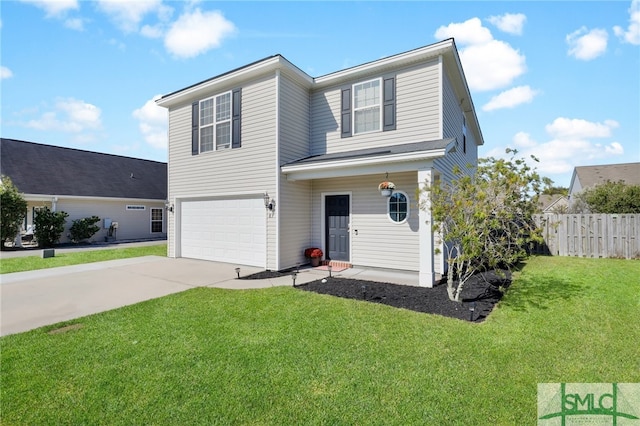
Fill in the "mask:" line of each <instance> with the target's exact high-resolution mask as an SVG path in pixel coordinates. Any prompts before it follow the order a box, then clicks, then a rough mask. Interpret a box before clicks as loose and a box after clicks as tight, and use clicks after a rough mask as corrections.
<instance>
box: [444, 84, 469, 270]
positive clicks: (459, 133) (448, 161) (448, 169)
mask: <svg viewBox="0 0 640 426" xmlns="http://www.w3.org/2000/svg"><path fill="white" fill-rule="evenodd" d="M442 84H443V88H442V91H443V94H442V101H443V106H442V113H443V118H442V120H443V137H444V138H454V139H455V140H456V150H455V152H451V153H449V154H447V155H446V156H444V157H442V158H439V159H437V160H435V161H434V168H435V169H436V171H437V172H438V173H439V174H440V179H441V180H442V182H444V183H448V182H451V180H452V179H453V178H454V176H453V168H454V167H455V166H458V167H459V168H460V170H463V171H464V170H469V169H468V168H467V164H477V161H478V146H477V144H476V141H475V140H474V138H473V132H467V149H466V152H464V150H463V136H464V135H463V125H464V116H463V114H464V112H463V111H462V108H460V104H459V102H458V100H457V96H456V94H455V92H454V90H453V86H452V85H451V83H450V81H449V78H448V77H447V76H446V75H443V77H442ZM434 246H435V247H437V248H440V250H441V251H442V250H443V246H442V242H441V240H440V238H439V237H438V236H437V235H436V238H434ZM434 268H435V270H436V272H439V273H444V271H445V269H446V265H445V259H444V257H443V255H442V254H441V253H440V254H435V256H434Z"/></svg>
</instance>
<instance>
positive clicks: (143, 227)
mask: <svg viewBox="0 0 640 426" xmlns="http://www.w3.org/2000/svg"><path fill="white" fill-rule="evenodd" d="M0 153H1V155H0V158H1V161H2V164H1V169H0V172H1V173H2V174H3V175H6V176H9V177H10V178H11V180H12V181H13V183H14V185H15V186H16V187H17V188H18V190H19V191H20V192H21V193H23V194H24V198H25V200H26V201H27V203H28V208H27V217H26V220H25V229H26V228H27V227H28V226H30V225H32V224H33V217H34V214H35V212H36V211H37V210H38V208H41V207H44V206H46V207H49V208H50V209H51V210H53V211H65V212H67V213H68V214H69V217H67V222H66V229H65V231H64V233H63V235H62V237H61V239H60V242H61V243H63V242H68V241H69V238H68V233H69V227H70V226H71V224H72V222H73V220H74V219H82V218H85V217H90V216H94V215H95V216H98V217H100V219H101V220H100V223H99V225H100V228H101V229H100V231H98V233H97V234H95V235H94V237H93V238H92V240H94V241H98V240H104V238H105V237H106V236H107V235H108V232H109V228H110V224H111V223H113V222H117V223H118V229H117V230H116V231H115V237H116V238H117V239H118V240H121V239H150V238H163V237H166V232H167V231H166V210H165V203H166V199H167V164H166V163H161V162H157V161H149V160H142V159H138V158H130V157H122V156H119V155H111V154H102V153H98V152H90V151H82V150H79V149H71V148H63V147H58V146H52V145H43V144H39V143H33V142H25V141H19V140H15V139H4V138H2V139H1V145H0Z"/></svg>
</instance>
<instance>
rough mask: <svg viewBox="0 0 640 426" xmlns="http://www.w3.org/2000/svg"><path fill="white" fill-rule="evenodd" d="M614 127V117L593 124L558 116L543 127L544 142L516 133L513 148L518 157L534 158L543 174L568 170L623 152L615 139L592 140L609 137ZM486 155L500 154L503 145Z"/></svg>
mask: <svg viewBox="0 0 640 426" xmlns="http://www.w3.org/2000/svg"><path fill="white" fill-rule="evenodd" d="M617 127H618V123H617V122H616V121H614V120H605V121H604V122H602V123H596V122H591V121H587V120H583V119H570V118H565V117H558V118H556V119H555V120H554V121H553V122H552V123H550V124H548V125H547V126H546V127H545V130H546V131H547V133H548V134H549V136H550V139H549V140H548V141H546V142H538V141H536V140H534V139H533V138H532V137H531V135H529V134H528V133H525V132H518V133H516V134H515V135H514V137H513V147H515V148H516V149H518V157H520V156H522V157H523V158H529V156H530V155H533V156H535V157H536V158H538V159H539V160H540V162H539V163H536V164H535V166H536V168H537V169H538V171H539V172H540V173H541V174H543V175H553V174H563V173H569V172H571V171H573V168H574V167H575V166H581V165H587V164H593V162H594V161H595V160H598V161H600V160H602V159H604V158H610V157H616V156H621V155H624V147H623V146H622V144H620V143H619V142H617V141H613V142H608V143H604V144H603V143H600V142H599V141H596V140H598V139H608V138H611V137H612V136H613V130H614V129H615V128H617ZM501 153H502V154H501ZM490 154H491V155H494V156H498V157H504V148H495V149H493V150H492V151H491V153H490Z"/></svg>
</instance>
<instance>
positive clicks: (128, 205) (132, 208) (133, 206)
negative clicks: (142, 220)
mask: <svg viewBox="0 0 640 426" xmlns="http://www.w3.org/2000/svg"><path fill="white" fill-rule="evenodd" d="M127 210H146V207H145V206H140V205H131V204H127Z"/></svg>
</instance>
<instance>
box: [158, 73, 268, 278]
mask: <svg viewBox="0 0 640 426" xmlns="http://www.w3.org/2000/svg"><path fill="white" fill-rule="evenodd" d="M229 89H231V87H229ZM275 93H276V90H275V78H274V75H273V74H270V75H266V76H264V77H262V78H259V79H257V80H253V81H249V82H246V83H244V84H243V85H242V128H241V133H242V147H241V148H239V149H226V150H223V151H220V152H218V153H216V155H191V103H190V102H188V103H185V104H184V105H182V106H180V107H175V108H171V109H170V110H169V200H170V201H171V202H174V201H175V199H176V197H179V198H189V197H215V196H220V195H222V194H234V193H237V194H247V193H262V192H264V191H267V192H268V193H270V194H274V193H275V181H276V170H277V165H276V164H275V158H276V152H275V149H274V148H275V143H276V142H275V138H276V128H275V123H276V119H275V118H276V99H275ZM276 208H278V207H276ZM176 216H177V215H175V214H173V215H171V217H170V218H169V230H168V231H169V255H170V256H172V257H173V256H175V255H176V251H175V248H176V247H175V241H176V238H179V236H178V235H176V233H175V232H176V229H175V227H176V225H177V222H179V220H178V219H177V218H176ZM272 219H273V218H272ZM267 226H268V233H269V235H275V219H274V220H269V222H268V225H267ZM268 243H269V244H272V243H275V238H273V237H271V238H270V239H269V241H268ZM271 267H272V268H274V267H275V266H271Z"/></svg>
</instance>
